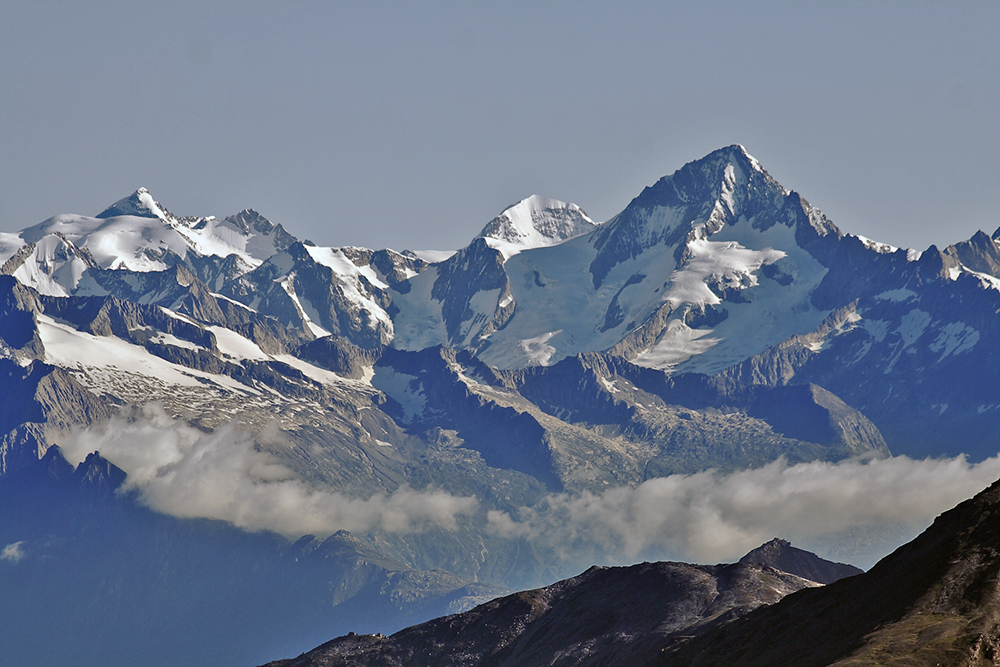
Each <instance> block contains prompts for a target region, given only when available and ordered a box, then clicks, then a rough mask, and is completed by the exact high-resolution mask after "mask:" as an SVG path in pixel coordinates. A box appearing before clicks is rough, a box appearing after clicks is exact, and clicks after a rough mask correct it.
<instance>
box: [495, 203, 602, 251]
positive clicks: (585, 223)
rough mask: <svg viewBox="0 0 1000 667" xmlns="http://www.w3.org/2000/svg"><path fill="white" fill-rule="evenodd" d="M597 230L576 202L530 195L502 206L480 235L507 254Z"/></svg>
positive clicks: (551, 243)
mask: <svg viewBox="0 0 1000 667" xmlns="http://www.w3.org/2000/svg"><path fill="white" fill-rule="evenodd" d="M595 229H597V224H596V223H595V222H594V221H593V220H591V219H590V218H589V217H588V216H587V214H586V213H584V211H583V209H582V208H580V207H579V206H577V205H576V204H567V203H566V202H561V201H556V200H555V199H546V198H544V197H539V196H538V195H531V196H530V197H528V198H527V199H522V200H521V201H519V202H518V203H516V204H512V205H510V206H508V207H507V208H505V209H504V210H503V211H502V212H501V213H500V215H498V216H497V217H495V218H493V220H491V221H490V222H488V223H487V224H486V226H485V227H483V231H481V232H480V233H479V236H480V237H483V238H485V239H486V241H487V243H489V245H490V246H491V247H493V248H497V249H499V250H500V251H501V252H503V253H504V255H505V256H506V257H510V256H512V255H515V254H517V253H518V252H520V251H521V250H524V249H527V248H539V247H542V246H548V245H554V244H556V243H562V242H563V241H566V240H567V239H571V238H573V237H574V236H580V235H581V234H586V233H588V232H592V231H593V230H595Z"/></svg>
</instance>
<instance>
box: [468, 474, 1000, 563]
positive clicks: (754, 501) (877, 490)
mask: <svg viewBox="0 0 1000 667" xmlns="http://www.w3.org/2000/svg"><path fill="white" fill-rule="evenodd" d="M998 477H1000V458H992V459H988V460H986V461H983V462H982V463H979V464H976V465H970V464H969V463H968V462H967V461H966V460H965V458H964V457H961V456H960V457H957V458H953V459H927V460H922V461H915V460H912V459H909V458H906V457H895V458H890V459H883V460H874V461H870V462H857V461H851V462H843V463H821V462H815V463H805V464H798V465H794V466H789V465H787V464H786V462H784V461H777V462H774V463H771V464H769V465H767V466H764V467H762V468H757V469H754V470H745V471H741V472H736V473H731V474H728V475H722V474H718V473H716V472H714V471H708V472H702V473H697V474H693V475H674V476H671V477H666V478H659V479H651V480H649V481H647V482H645V483H643V484H640V485H639V486H637V487H635V488H628V487H620V488H615V489H610V490H608V491H605V492H603V493H599V494H595V493H583V494H566V493H563V494H553V495H549V496H547V497H546V498H545V499H544V500H543V502H541V503H540V504H538V505H536V506H535V507H533V508H523V509H521V511H520V512H519V513H518V514H517V516H511V515H509V514H506V513H503V512H498V511H490V512H489V513H488V520H489V528H490V530H492V532H493V533H494V534H497V535H499V536H505V537H510V538H526V539H529V540H531V541H532V542H535V543H536V544H538V545H540V546H542V545H544V546H547V547H549V548H553V549H556V550H557V552H558V554H559V556H560V557H562V558H564V559H566V560H568V561H573V562H580V561H581V560H586V559H587V558H588V557H589V558H590V559H592V560H603V561H605V562H632V561H634V560H636V559H637V558H640V557H652V558H664V557H672V558H681V559H685V560H692V561H696V562H723V561H729V560H733V559H737V558H739V557H740V556H742V555H743V554H744V553H746V552H747V551H749V550H750V549H753V548H754V547H757V546H759V545H760V544H762V543H763V542H765V541H767V540H769V539H771V538H772V537H776V536H778V537H784V538H786V539H790V540H791V541H792V542H793V543H794V544H797V545H798V546H800V547H803V548H808V549H812V550H815V551H817V552H820V553H825V554H826V555H827V556H828V557H836V556H840V557H841V558H844V559H846V560H850V561H852V562H855V563H857V564H861V565H863V566H869V565H871V564H872V562H873V561H874V560H875V559H877V558H878V557H881V556H883V555H885V553H887V552H888V551H889V550H890V549H892V548H894V547H896V546H898V545H899V544H900V543H901V542H902V541H904V540H905V539H909V538H910V537H912V536H914V535H915V534H916V533H917V532H919V531H920V530H922V529H923V528H924V527H926V526H927V525H929V524H930V523H931V521H932V520H933V518H934V517H935V516H936V515H937V514H939V513H941V512H943V511H945V510H947V509H950V508H951V507H953V506H954V505H956V504H958V503H959V502H961V501H962V500H965V499H966V498H969V497H971V496H972V495H974V494H975V493H976V492H978V491H980V490H982V489H983V488H985V487H986V486H988V485H989V484H990V483H991V482H993V481H994V480H996V479H997V478H998Z"/></svg>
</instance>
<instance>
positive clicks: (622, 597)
mask: <svg viewBox="0 0 1000 667" xmlns="http://www.w3.org/2000/svg"><path fill="white" fill-rule="evenodd" d="M793 549H794V547H791V546H790V545H789V544H788V543H787V542H784V541H781V540H775V541H773V542H770V543H768V544H767V545H764V546H763V547H761V548H760V549H757V550H754V551H753V552H751V553H749V554H747V557H746V558H744V559H743V560H741V561H740V562H739V563H736V564H732V565H688V564H685V563H642V564H640V565H633V566H631V567H613V568H608V567H594V568H591V569H589V570H587V571H586V572H584V573H583V574H581V575H579V576H577V577H573V578H571V579H567V580H564V581H560V582H558V583H556V584H553V585H551V586H546V587H545V588H540V589H537V590H533V591H525V592H522V593H516V594H514V595H510V596H507V597H504V598H500V599H497V600H494V601H492V602H489V603H486V604H484V605H481V606H479V607H477V608H475V609H473V610H471V611H468V612H465V613H463V614H458V615H455V616H448V617H445V618H441V619H437V620H434V621H431V622H429V623H424V624H422V625H418V626H414V627H411V628H407V629H406V630H403V631H401V632H398V633H396V634H394V635H392V636H391V637H385V636H383V635H357V634H351V635H348V636H346V637H341V638H339V639H335V640H333V641H331V642H328V643H326V644H324V645H322V646H320V647H319V648H317V649H315V650H313V651H310V652H308V653H305V654H303V655H301V656H299V657H297V658H294V659H291V660H282V661H278V662H273V663H269V665H268V667H333V666H334V665H336V666H338V667H349V666H358V667H360V666H362V665H384V666H386V667H389V666H392V667H397V666H398V667H403V666H407V667H416V666H425V665H426V666H430V665H434V666H436V667H459V666H461V667H473V666H486V665H490V666H491V667H493V666H495V667H513V666H515V665H517V666H520V667H532V666H535V665H538V666H541V665H552V666H557V665H558V666H569V665H641V664H644V663H648V662H649V661H651V660H653V659H654V658H655V657H656V656H657V655H658V654H659V652H660V650H661V648H662V647H663V646H665V645H670V644H671V643H672V642H675V641H680V640H683V639H684V638H687V637H689V636H691V635H696V634H699V633H701V632H704V631H706V629H708V628H712V627H715V626H716V625H719V624H723V623H727V622H728V621H730V620H731V619H733V618H736V617H739V616H742V615H743V614H746V613H747V612H749V611H750V610H752V609H756V608H758V607H760V606H762V605H769V604H773V603H774V602H776V601H777V600H779V599H781V598H782V597H783V596H784V595H787V594H789V593H791V592H793V591H797V590H801V589H804V588H812V587H817V586H819V585H820V584H819V583H817V582H816V581H813V580H809V579H805V578H803V577H802V576H799V574H793V573H791V572H785V571H782V570H778V569H776V568H774V567H771V566H770V565H767V564H763V563H761V562H757V561H760V560H780V561H782V562H785V563H787V564H788V565H791V566H793V570H794V568H795V567H796V566H798V567H800V568H801V571H802V572H811V573H815V572H824V573H825V574H826V575H827V577H828V578H829V577H831V576H836V575H834V574H833V573H834V572H837V573H839V574H840V576H851V575H853V574H856V573H858V572H860V570H858V569H857V568H852V567H851V566H848V565H843V564H839V563H831V562H829V561H825V560H823V559H821V558H818V557H817V556H815V555H813V554H810V553H808V552H805V551H802V550H799V549H794V551H793Z"/></svg>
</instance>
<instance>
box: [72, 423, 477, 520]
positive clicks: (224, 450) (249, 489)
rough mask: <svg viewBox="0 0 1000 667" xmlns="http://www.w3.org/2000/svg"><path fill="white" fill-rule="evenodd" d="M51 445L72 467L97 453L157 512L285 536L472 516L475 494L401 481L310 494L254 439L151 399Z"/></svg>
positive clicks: (265, 435) (264, 435) (263, 437)
mask: <svg viewBox="0 0 1000 667" xmlns="http://www.w3.org/2000/svg"><path fill="white" fill-rule="evenodd" d="M273 430H274V432H273V433H268V432H267V431H265V432H264V433H262V434H260V435H259V436H258V439H260V440H267V439H269V438H273V437H275V436H276V435H277V429H276V428H275V429H273ZM58 442H59V444H60V447H62V449H63V451H64V452H65V454H66V457H67V459H69V461H70V462H71V463H74V464H77V463H79V462H80V461H82V460H83V459H84V458H86V456H87V454H89V453H91V452H94V451H100V453H101V455H102V456H103V457H104V458H106V459H108V460H109V461H111V462H112V463H114V464H115V465H117V466H118V467H120V468H122V469H123V470H125V471H126V472H127V473H128V479H127V481H126V486H127V488H130V489H137V490H138V491H139V492H140V494H141V497H142V499H143V500H144V502H145V503H146V504H147V505H149V507H151V508H152V509H154V510H157V511H159V512H164V513H166V514H171V515H174V516H178V517H199V518H210V519H221V520H224V521H229V522H231V523H233V524H235V525H237V526H239V527H241V528H246V529H249V530H271V531H274V532H276V533H280V534H282V535H287V536H289V537H298V536H301V535H305V534H308V533H313V534H317V535H325V534H330V533H333V532H336V531H337V530H347V531H350V532H355V533H359V532H364V531H367V530H373V529H380V530H384V531H386V532H390V533H414V532H421V531H423V530H425V529H427V528H428V527H441V528H445V529H453V528H455V527H456V526H457V520H458V517H460V516H462V515H467V514H473V513H475V512H476V511H477V510H478V507H479V503H478V501H477V500H476V499H475V498H472V497H460V496H453V495H451V494H449V493H446V492H444V491H415V490H413V489H409V488H405V487H404V488H401V489H398V490H397V491H395V492H394V493H392V494H376V495H373V496H371V497H370V498H365V499H362V498H351V497H348V496H345V495H343V494H340V493H335V492H332V491H320V490H316V489H313V488H310V487H308V486H307V485H306V484H304V483H303V482H302V481H301V480H299V479H298V478H297V477H296V476H295V475H294V474H293V473H292V471H290V470H289V469H288V468H286V467H285V466H283V465H282V464H281V463H280V462H278V461H277V460H276V459H275V457H274V456H272V455H271V454H268V453H267V452H263V451H258V449H257V448H256V447H255V440H254V437H253V436H252V435H250V434H248V433H246V432H244V431H240V430H238V429H237V428H234V427H232V426H227V427H223V428H220V429H218V430H216V431H214V432H212V433H204V432H202V431H199V430H198V429H195V428H193V427H191V426H189V425H188V424H186V423H185V422H183V421H182V420H179V419H173V418H171V417H170V416H169V415H167V414H166V413H165V412H164V411H163V409H162V408H161V407H159V406H156V405H154V404H149V405H147V406H145V407H144V408H143V410H142V415H141V417H140V418H138V419H135V420H128V421H126V420H123V419H112V420H110V421H108V422H104V423H102V424H100V425H98V426H93V427H89V428H78V429H73V430H71V431H70V432H68V433H62V434H60V436H59V439H58Z"/></svg>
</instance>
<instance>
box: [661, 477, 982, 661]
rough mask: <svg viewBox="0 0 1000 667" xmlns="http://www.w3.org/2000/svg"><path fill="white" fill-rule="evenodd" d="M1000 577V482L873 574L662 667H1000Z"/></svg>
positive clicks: (707, 637) (726, 631) (797, 601)
mask: <svg viewBox="0 0 1000 667" xmlns="http://www.w3.org/2000/svg"><path fill="white" fill-rule="evenodd" d="M998 576H1000V482H996V483H994V484H993V485H992V486H991V487H990V488H989V489H987V490H986V491H983V492H982V493H980V494H979V495H977V496H976V497H975V498H973V499H971V500H968V501H966V502H964V503H962V504H960V505H959V506H958V507H956V508H954V509H953V510H950V511H948V512H945V513H944V514H942V515H941V516H940V517H938V518H937V520H935V521H934V524H933V525H932V526H931V527H930V528H928V529H927V530H926V531H924V533H923V534H921V535H920V536H919V537H917V538H916V539H915V540H913V541H912V542H910V543H908V544H905V545H903V546H902V547H900V548H899V549H897V550H896V551H894V552H893V553H892V554H890V555H889V556H886V557H885V558H884V559H882V560H881V561H879V563H878V564H876V565H875V566H874V567H872V569H871V570H869V571H868V572H866V573H865V574H862V575H859V576H857V577H851V578H849V579H845V580H842V581H839V582H836V583H833V584H830V585H829V586H826V587H824V588H822V589H818V590H813V591H802V592H801V593H799V594H796V595H792V596H789V597H787V598H785V599H784V600H782V601H781V603H779V604H776V605H774V606H773V607H769V608H767V609H761V610H759V611H757V612H756V613H754V614H751V615H748V616H747V617H746V618H744V619H741V620H739V621H736V622H734V623H731V624H729V625H727V626H725V627H720V628H717V629H713V630H711V631H710V632H707V633H705V634H704V635H702V636H700V637H697V638H696V639H693V640H691V641H690V642H688V643H686V644H683V645H681V646H679V647H677V648H675V649H672V650H670V651H668V652H665V653H664V655H663V656H662V659H660V660H658V661H656V663H655V664H657V665H661V666H662V667H667V666H670V667H673V666H675V665H676V666H681V665H683V666H685V667H687V666H690V667H695V666H706V667H707V666H709V665H721V664H725V665H733V666H734V667H735V666H746V667H750V666H756V665H759V666H762V667H763V666H765V665H791V664H794V665H801V666H802V667H811V666H816V667H820V666H823V665H833V664H836V665H843V666H844V667H847V666H848V665H851V666H853V665H888V664H892V665H897V664H898V665H904V664H905V665H915V666H919V665H947V666H955V667H958V666H963V667H965V666H970V667H971V666H973V665H976V666H978V665H993V664H996V662H997V661H998V660H1000V582H998Z"/></svg>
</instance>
